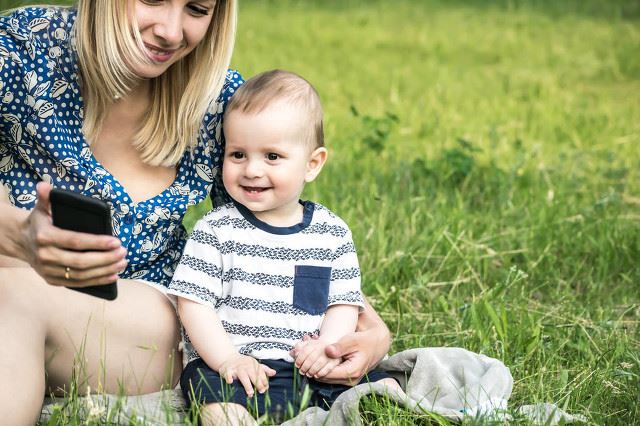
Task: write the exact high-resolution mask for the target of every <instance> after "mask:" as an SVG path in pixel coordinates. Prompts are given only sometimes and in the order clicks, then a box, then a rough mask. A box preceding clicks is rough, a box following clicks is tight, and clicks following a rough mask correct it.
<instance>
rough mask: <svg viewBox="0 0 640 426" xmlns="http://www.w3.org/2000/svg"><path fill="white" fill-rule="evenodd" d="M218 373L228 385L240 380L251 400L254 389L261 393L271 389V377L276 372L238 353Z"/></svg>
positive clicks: (224, 363) (226, 361) (223, 364)
mask: <svg viewBox="0 0 640 426" xmlns="http://www.w3.org/2000/svg"><path fill="white" fill-rule="evenodd" d="M218 373H220V376H221V377H222V378H224V380H226V382H227V383H228V384H231V383H233V380H234V379H238V380H239V381H240V383H241V384H242V387H244V391H245V392H246V393H247V396H248V397H249V398H251V397H252V396H253V389H254V387H255V389H257V390H258V392H260V393H264V392H265V391H266V390H267V389H269V377H272V376H273V375H275V374H276V371H275V370H274V369H272V368H269V367H267V366H266V365H264V364H260V363H259V362H258V361H257V360H256V359H255V358H252V357H250V356H247V355H241V354H238V353H236V354H234V355H232V356H231V357H229V358H228V359H227V360H225V361H224V362H223V363H222V365H221V366H220V369H219V370H218Z"/></svg>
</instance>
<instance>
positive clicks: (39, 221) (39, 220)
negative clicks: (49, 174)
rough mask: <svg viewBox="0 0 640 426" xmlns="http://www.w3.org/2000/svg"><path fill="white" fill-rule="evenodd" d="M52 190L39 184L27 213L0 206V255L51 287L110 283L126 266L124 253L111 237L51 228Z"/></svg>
mask: <svg viewBox="0 0 640 426" xmlns="http://www.w3.org/2000/svg"><path fill="white" fill-rule="evenodd" d="M51 189H52V187H51V185H49V184H47V183H43V182H40V183H38V185H37V195H38V200H37V202H36V206H35V207H34V209H33V210H31V211H30V212H28V211H26V210H22V209H19V208H17V207H13V206H11V205H10V204H9V203H6V202H0V215H1V217H2V221H1V222H0V255H5V256H9V257H12V258H17V259H20V260H23V261H25V262H27V263H29V264H30V265H31V267H32V268H33V269H35V270H36V272H37V273H38V274H39V275H40V276H42V277H43V278H44V279H45V280H46V281H47V282H48V283H49V284H53V285H60V286H77V287H85V286H89V285H99V284H108V283H110V282H113V281H114V280H115V279H117V273H118V272H119V271H121V270H122V269H124V267H125V266H126V260H125V255H126V253H127V251H126V249H124V248H123V247H121V245H120V240H118V238H116V237H113V236H106V235H93V234H85V233H81V232H73V231H67V230H64V229H60V228H57V227H55V226H53V224H52V223H51V214H50V211H51V208H50V203H49V193H50V192H51ZM66 268H69V271H68V272H67V270H66ZM65 274H67V275H68V276H69V278H66V277H65Z"/></svg>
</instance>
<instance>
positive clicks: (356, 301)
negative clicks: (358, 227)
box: [329, 225, 364, 310]
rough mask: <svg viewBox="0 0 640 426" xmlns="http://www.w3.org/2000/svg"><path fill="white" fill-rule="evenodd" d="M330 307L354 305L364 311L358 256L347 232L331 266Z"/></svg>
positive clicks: (349, 232)
mask: <svg viewBox="0 0 640 426" xmlns="http://www.w3.org/2000/svg"><path fill="white" fill-rule="evenodd" d="M345 226H346V225H345ZM331 305H356V306H359V307H360V309H361V310H362V309H364V300H363V298H362V292H361V291H360V267H359V266H358V255H357V253H356V247H355V245H354V244H353V238H352V236H351V231H349V230H347V232H346V233H345V235H344V236H343V237H342V238H341V239H340V245H339V246H338V248H337V250H336V252H335V257H334V260H333V262H332V266H331V282H330V286H329V306H331Z"/></svg>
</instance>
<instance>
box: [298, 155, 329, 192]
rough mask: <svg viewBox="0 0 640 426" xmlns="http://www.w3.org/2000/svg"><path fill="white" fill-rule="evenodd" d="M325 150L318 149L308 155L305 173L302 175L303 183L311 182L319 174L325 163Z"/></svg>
mask: <svg viewBox="0 0 640 426" xmlns="http://www.w3.org/2000/svg"><path fill="white" fill-rule="evenodd" d="M327 154H328V152H327V148H325V147H320V148H316V149H314V150H313V152H312V153H311V155H309V161H307V172H306V174H305V175H304V181H305V182H306V183H309V182H312V181H313V180H314V179H315V178H316V176H318V175H319V174H320V170H322V166H324V163H325V162H326V161H327Z"/></svg>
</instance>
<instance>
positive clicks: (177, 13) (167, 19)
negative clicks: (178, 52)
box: [153, 7, 184, 48]
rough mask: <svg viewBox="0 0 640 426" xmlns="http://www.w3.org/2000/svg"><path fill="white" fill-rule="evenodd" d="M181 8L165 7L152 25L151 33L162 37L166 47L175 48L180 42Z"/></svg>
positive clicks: (181, 32)
mask: <svg viewBox="0 0 640 426" xmlns="http://www.w3.org/2000/svg"><path fill="white" fill-rule="evenodd" d="M183 30H184V28H183V25H182V10H181V9H180V8H177V7H167V8H165V10H164V13H163V14H162V15H161V16H160V17H159V18H158V21H157V22H156V24H155V25H154V27H153V34H154V35H155V36H156V37H158V38H160V39H162V40H163V41H164V43H165V45H166V47H172V48H176V47H178V46H179V45H180V44H182V39H183V38H184V35H183Z"/></svg>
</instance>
